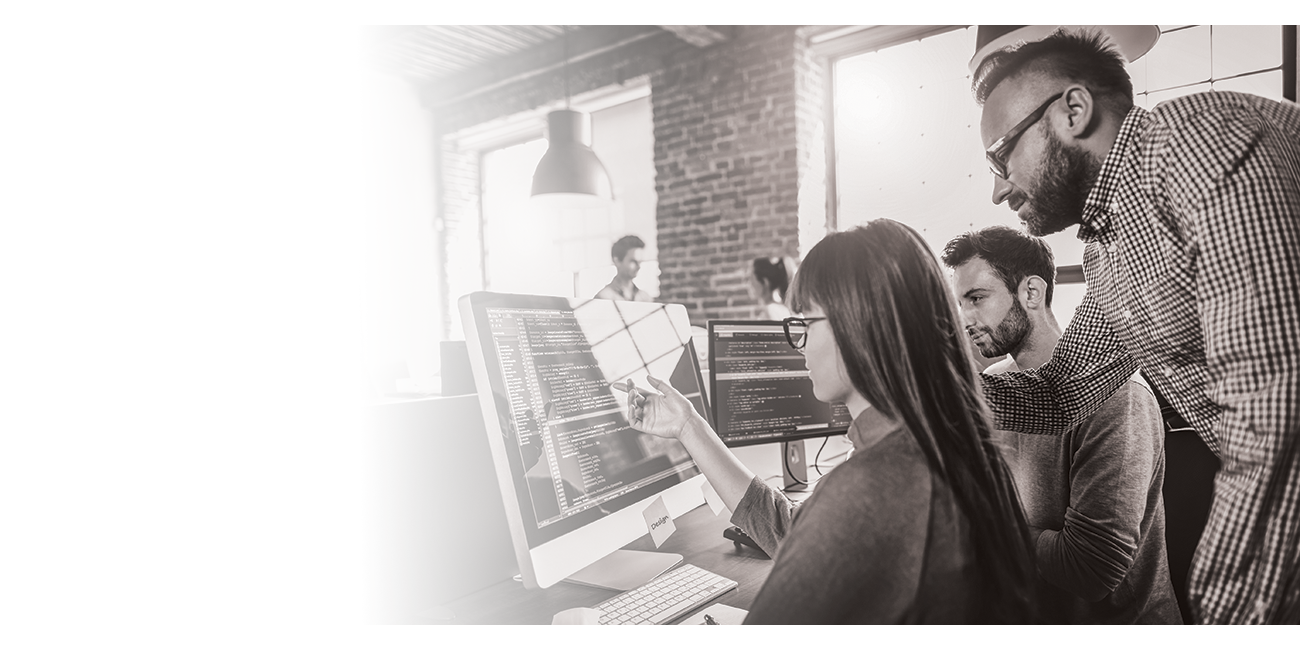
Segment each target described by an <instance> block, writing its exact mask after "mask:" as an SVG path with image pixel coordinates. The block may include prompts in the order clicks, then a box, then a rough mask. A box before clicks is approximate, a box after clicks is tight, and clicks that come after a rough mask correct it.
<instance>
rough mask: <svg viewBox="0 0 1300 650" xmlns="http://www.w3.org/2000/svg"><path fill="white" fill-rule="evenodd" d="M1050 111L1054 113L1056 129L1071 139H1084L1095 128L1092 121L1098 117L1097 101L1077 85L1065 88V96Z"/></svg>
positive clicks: (1090, 93) (1085, 89) (1086, 90)
mask: <svg viewBox="0 0 1300 650" xmlns="http://www.w3.org/2000/svg"><path fill="white" fill-rule="evenodd" d="M1051 110H1052V112H1053V113H1055V117H1056V119H1055V121H1054V124H1055V126H1056V128H1057V129H1058V130H1059V131H1061V132H1062V133H1063V134H1067V135H1069V136H1070V137H1071V138H1075V139H1083V138H1086V137H1088V136H1089V135H1091V134H1092V131H1093V129H1094V128H1095V127H1096V125H1095V124H1093V121H1094V120H1095V119H1096V118H1097V116H1098V114H1097V100H1096V98H1095V97H1093V95H1092V92H1091V91H1089V90H1088V89H1087V88H1084V87H1083V86H1081V85H1079V84H1073V85H1071V86H1067V87H1066V89H1065V95H1064V96H1063V97H1061V99H1059V100H1057V102H1056V104H1055V105H1053V107H1052V109H1051Z"/></svg>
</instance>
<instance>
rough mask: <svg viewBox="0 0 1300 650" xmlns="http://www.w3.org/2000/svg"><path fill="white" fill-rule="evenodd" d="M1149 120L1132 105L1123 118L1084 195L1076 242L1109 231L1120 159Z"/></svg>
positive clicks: (1149, 118)
mask: <svg viewBox="0 0 1300 650" xmlns="http://www.w3.org/2000/svg"><path fill="white" fill-rule="evenodd" d="M1150 121H1151V113H1150V112H1149V111H1147V110H1146V109H1144V108H1142V107H1141V106H1136V105H1135V106H1133V108H1131V109H1129V112H1128V115H1126V116H1125V117H1124V122H1123V123H1121V124H1120V127H1119V134H1118V135H1116V136H1115V143H1114V144H1112V145H1111V147H1110V153H1108V154H1106V161H1105V162H1103V163H1102V165H1101V171H1100V172H1098V174H1097V182H1096V184H1095V185H1093V186H1092V191H1091V192H1088V199H1087V201H1085V202H1084V204H1083V215H1082V216H1081V221H1082V223H1081V224H1080V225H1079V232H1078V234H1077V235H1076V236H1077V237H1078V238H1079V239H1081V240H1083V241H1085V242H1093V241H1097V239H1098V238H1100V237H1101V236H1102V235H1104V234H1105V233H1107V232H1109V231H1110V227H1111V216H1112V213H1113V210H1112V207H1111V205H1112V203H1113V202H1114V201H1115V193H1116V192H1118V191H1119V185H1120V183H1119V181H1120V172H1121V170H1122V169H1123V165H1124V159H1125V158H1126V157H1127V156H1128V154H1129V150H1130V149H1132V148H1133V145H1134V144H1135V143H1136V142H1137V137H1138V134H1139V133H1142V132H1143V131H1145V130H1146V126H1147V123H1149V122H1150Z"/></svg>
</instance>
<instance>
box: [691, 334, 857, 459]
mask: <svg viewBox="0 0 1300 650" xmlns="http://www.w3.org/2000/svg"><path fill="white" fill-rule="evenodd" d="M709 373H710V374H709V381H710V386H711V388H710V391H709V394H710V402H711V403H712V405H713V422H714V427H715V428H716V430H717V432H718V436H719V437H720V438H722V441H723V443H725V444H726V445H727V446H729V447H740V446H744V445H755V444H761V443H768V442H785V441H790V440H798V439H801V438H813V437H821V436H828V435H836V434H842V433H845V432H846V431H848V428H849V424H851V423H852V421H853V418H852V417H850V416H849V410H848V408H846V407H845V406H844V405H843V404H827V403H825V402H822V401H819V400H818V399H817V398H816V397H814V396H813V386H812V379H811V378H809V376H808V367H807V366H806V365H805V364H804V358H803V354H801V353H800V352H799V351H798V350H795V349H794V348H792V347H790V344H789V343H788V342H787V341H786V337H785V330H784V329H783V328H782V326H781V322H780V321H725V320H714V321H709Z"/></svg>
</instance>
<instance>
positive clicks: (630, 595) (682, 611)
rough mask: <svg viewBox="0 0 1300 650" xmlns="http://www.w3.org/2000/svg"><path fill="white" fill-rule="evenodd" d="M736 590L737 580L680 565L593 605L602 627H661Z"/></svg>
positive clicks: (687, 565)
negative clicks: (634, 587)
mask: <svg viewBox="0 0 1300 650" xmlns="http://www.w3.org/2000/svg"><path fill="white" fill-rule="evenodd" d="M735 588H736V581H735V580H731V579H729V578H724V577H722V576H720V575H718V574H716V573H712V572H710V571H705V570H704V569H701V568H699V567H697V566H694V565H691V564H683V565H681V566H679V567H677V568H676V569H673V570H671V571H667V572H665V573H663V574H662V575H660V576H659V577H657V578H655V579H654V580H651V581H650V582H647V583H645V584H643V585H641V586H640V587H637V588H636V589H633V590H631V591H625V592H623V593H621V594H619V595H617V596H614V597H613V598H610V599H609V600H607V601H605V602H603V603H601V604H599V605H596V609H599V610H600V611H601V615H600V624H601V625H660V624H663V623H671V622H673V621H675V620H677V619H679V618H681V617H683V616H685V615H686V614H688V613H689V612H690V611H691V610H693V609H695V608H696V607H699V606H700V605H703V604H704V603H707V602H709V601H711V600H713V599H714V598H717V597H718V596H721V595H722V594H724V593H727V592H728V591H731V590H732V589H735Z"/></svg>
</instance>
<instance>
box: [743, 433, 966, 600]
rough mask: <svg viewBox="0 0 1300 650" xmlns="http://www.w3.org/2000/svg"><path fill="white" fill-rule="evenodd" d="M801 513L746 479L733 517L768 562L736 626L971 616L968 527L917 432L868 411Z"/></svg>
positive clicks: (756, 481) (773, 492)
mask: <svg viewBox="0 0 1300 650" xmlns="http://www.w3.org/2000/svg"><path fill="white" fill-rule="evenodd" d="M850 438H851V439H853V440H854V441H855V447H856V449H855V453H854V454H853V457H852V458H850V459H849V460H847V461H845V462H844V463H842V464H841V465H839V466H838V467H836V468H835V469H834V470H832V471H831V472H830V473H828V474H827V475H826V476H825V477H824V478H822V480H821V481H820V482H819V484H818V485H817V488H816V490H815V491H814V492H813V494H812V496H810V497H808V500H807V501H806V502H804V504H803V505H802V506H800V507H798V508H795V507H794V505H793V504H792V503H791V502H790V501H789V500H787V499H786V498H785V496H783V495H782V494H781V493H780V492H779V491H778V490H775V489H773V488H771V487H769V486H768V485H767V484H765V483H764V482H763V481H761V480H759V479H757V478H755V479H754V480H753V481H752V482H751V483H750V485H749V489H748V491H747V492H746V493H745V496H744V497H743V498H742V499H741V501H740V503H739V504H738V505H737V507H736V512H735V513H734V514H733V516H732V518H731V521H732V523H734V524H736V525H737V526H740V527H741V528H742V529H744V530H745V531H746V532H747V533H749V535H750V536H751V537H753V538H754V540H755V541H756V542H758V544H759V545H760V546H762V547H763V548H764V550H766V551H767V552H768V554H769V555H772V556H773V558H774V565H773V566H772V572H771V573H770V574H769V575H768V578H767V581H766V582H764V583H763V587H762V588H761V589H760V591H759V593H758V596H757V597H756V598H755V599H754V602H753V604H752V605H751V606H750V612H749V615H748V616H747V617H746V618H745V623H798V624H814V623H850V624H864V623H972V622H976V621H974V620H973V612H974V611H975V603H976V600H975V599H976V598H978V578H977V575H976V569H975V564H974V559H973V553H974V551H973V549H972V547H971V544H970V531H969V524H968V522H967V519H966V517H965V515H963V514H962V513H961V511H960V509H959V508H958V505H957V502H956V499H955V498H954V496H953V493H952V490H951V489H950V488H949V487H948V486H947V483H945V482H944V481H943V480H942V479H941V478H939V477H937V476H934V475H933V474H932V473H931V471H930V468H929V465H928V464H927V463H926V460H925V456H924V454H923V453H922V451H921V448H920V446H919V445H917V443H916V439H915V438H913V437H912V435H911V434H910V433H908V432H907V431H905V430H904V429H902V428H899V427H896V426H894V425H893V424H892V423H886V422H884V421H883V418H880V417H879V415H878V414H877V413H876V412H875V411H874V410H873V409H868V410H867V411H865V412H863V413H862V414H860V415H859V416H858V417H857V418H856V419H855V420H854V421H853V430H851V431H850Z"/></svg>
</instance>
